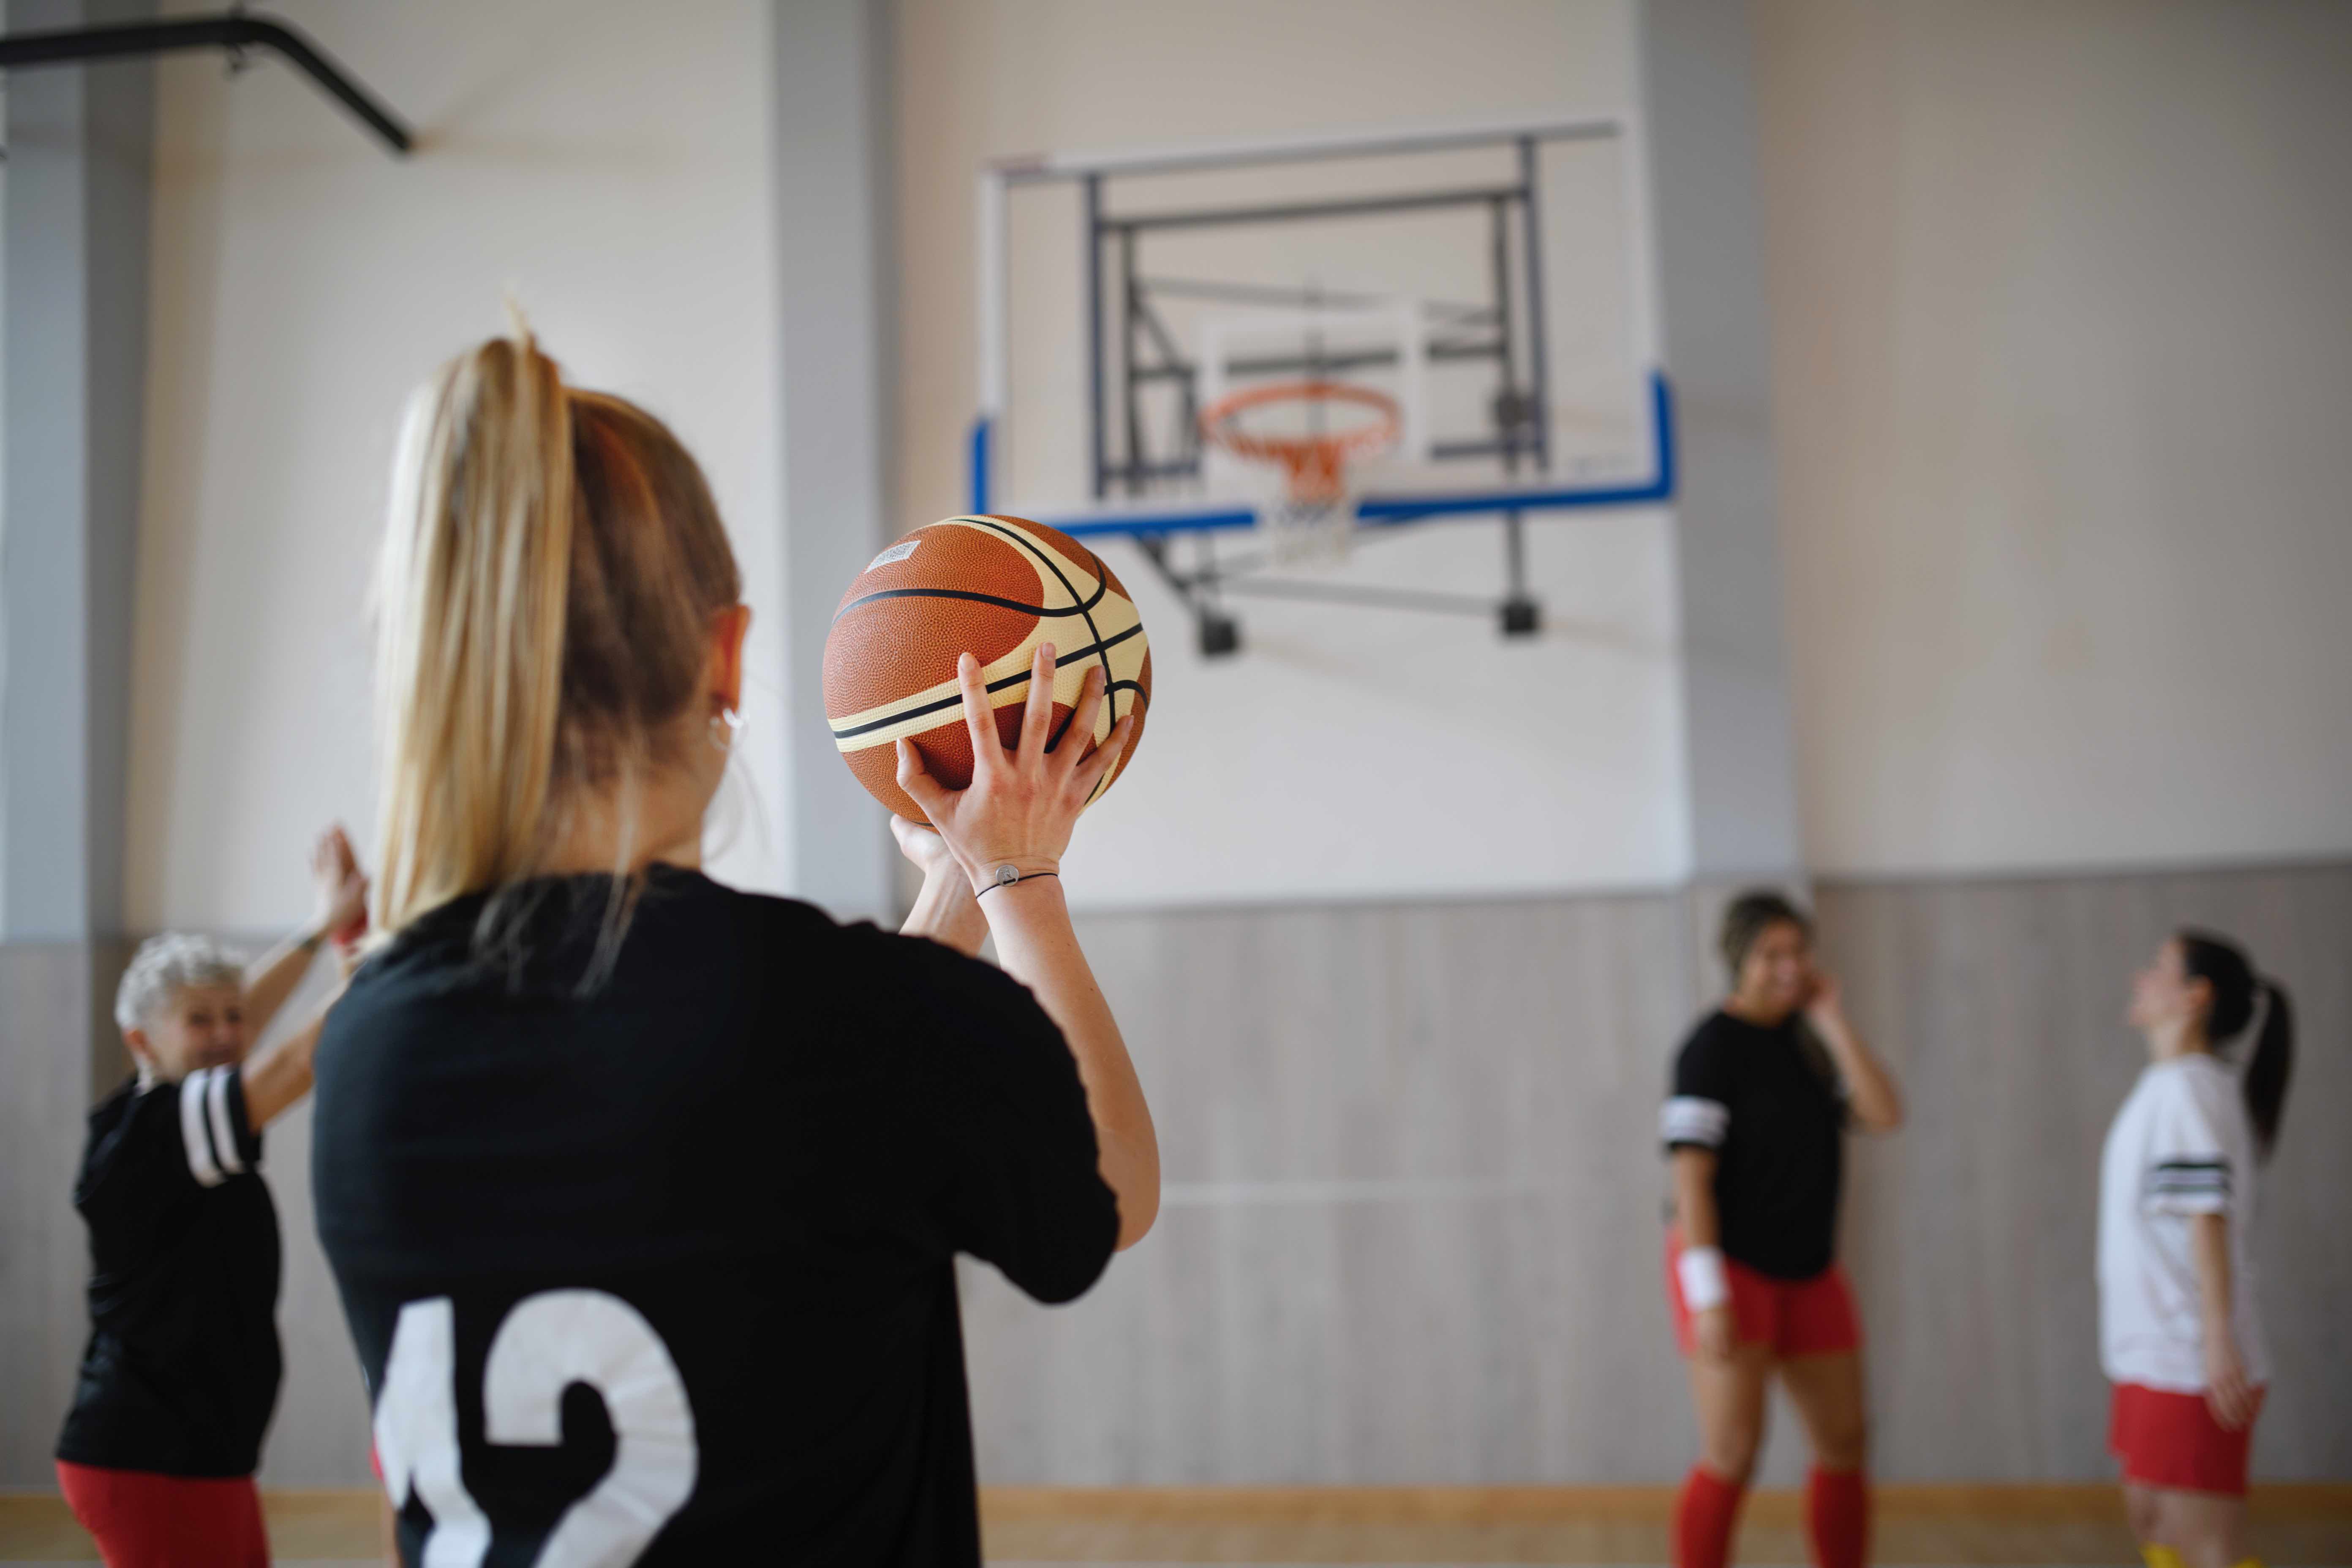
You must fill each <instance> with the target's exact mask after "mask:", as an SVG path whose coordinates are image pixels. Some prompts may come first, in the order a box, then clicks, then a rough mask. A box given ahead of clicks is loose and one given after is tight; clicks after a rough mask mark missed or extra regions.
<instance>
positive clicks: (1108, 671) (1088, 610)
mask: <svg viewBox="0 0 2352 1568" xmlns="http://www.w3.org/2000/svg"><path fill="white" fill-rule="evenodd" d="M972 521H975V522H978V523H980V524H982V526H983V527H986V528H991V529H993V530H995V531H997V532H999V533H1001V534H1003V536H1004V537H1005V538H1007V539H1009V540H1011V541H1013V543H1015V544H1017V545H1019V546H1020V547H1021V548H1022V549H1024V550H1026V551H1027V552H1029V553H1030V554H1032V555H1034V556H1035V557H1036V558H1037V559H1038V560H1039V561H1041V562H1043V563H1045V570H1046V571H1048V572H1051V573H1052V574H1054V579H1055V581H1056V582H1058V583H1060V584H1062V592H1064V593H1065V594H1067V595H1069V596H1070V603H1071V604H1073V605H1078V613H1079V614H1080V615H1082V616H1085V617H1086V621H1087V636H1088V637H1092V638H1094V639H1095V647H1096V650H1097V652H1096V655H1095V657H1096V658H1097V659H1099V660H1100V661H1101V663H1102V672H1103V700H1105V701H1106V702H1108V703H1109V704H1110V721H1111V723H1112V725H1113V726H1114V727H1116V726H1117V725H1118V697H1117V695H1116V694H1115V693H1114V692H1113V691H1112V689H1111V686H1112V683H1113V682H1114V681H1115V680H1116V679H1118V674H1117V672H1116V671H1114V670H1113V669H1112V668H1111V667H1110V649H1108V647H1104V646H1103V640H1102V628H1101V627H1100V626H1097V625H1095V616H1094V607H1095V605H1098V604H1100V603H1101V602H1102V599H1103V595H1106V594H1108V593H1109V592H1110V568H1108V567H1107V566H1105V565H1104V564H1103V563H1102V557H1101V556H1099V555H1097V554H1096V553H1095V552H1093V551H1091V550H1087V563H1088V564H1090V565H1092V566H1093V567H1094V569H1095V596H1094V597H1093V598H1091V599H1089V600H1087V602H1086V603H1085V604H1083V605H1079V604H1078V591H1077V590H1076V588H1074V587H1072V586H1070V580H1069V579H1068V578H1067V577H1065V576H1064V575H1062V568H1061V567H1060V566H1059V565H1058V564H1056V563H1055V560H1054V558H1053V557H1052V556H1050V555H1048V554H1046V553H1045V552H1044V551H1043V550H1040V549H1038V548H1037V543H1036V541H1034V540H1033V539H1029V538H1027V537H1025V536H1024V535H1023V534H1020V533H1017V532H1015V531H1013V530H1012V529H1009V528H1007V527H1005V526H1004V525H1003V523H1001V522H998V521H996V520H995V519H993V518H987V517H982V518H975V519H973V520H972ZM1078 548H1079V549H1081V550H1085V549H1086V546H1084V545H1080V546H1079V547H1078ZM1135 624H1136V626H1137V628H1138V629H1139V630H1140V629H1141V627H1142V626H1143V622H1142V620H1141V618H1140V617H1139V618H1138V619H1137V621H1136V623H1135ZM1128 706H1129V708H1133V707H1134V704H1133V703H1132V702H1130V703H1129V704H1128ZM1070 717H1072V718H1074V719H1075V718H1076V717H1077V715H1076V713H1073V714H1071V715H1070ZM1064 727H1065V728H1067V725H1065V726H1064ZM1061 740H1062V737H1061V736H1060V735H1058V734H1056V735H1055V737H1054V744H1055V745H1059V744H1060V743H1061ZM1109 785H1110V775H1109V774H1108V773H1105V774H1104V775H1103V777H1102V782H1101V783H1100V784H1097V785H1095V790H1094V794H1093V795H1088V796H1087V801H1088V802H1089V803H1090V804H1091V803H1092V802H1093V801H1094V799H1095V798H1096V797H1097V796H1098V795H1101V794H1102V792H1103V791H1104V790H1105V789H1107V788H1108V787H1109Z"/></svg>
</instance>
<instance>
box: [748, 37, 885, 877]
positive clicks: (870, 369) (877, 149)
mask: <svg viewBox="0 0 2352 1568" xmlns="http://www.w3.org/2000/svg"><path fill="white" fill-rule="evenodd" d="M888 16H889V13H888V8H887V6H883V5H871V4H868V0H778V4H777V5H776V6H775V10H774V17H775V27H774V37H775V84H776V85H775V105H776V108H775V114H776V120H775V153H776V156H775V164H776V217H777V235H778V242H777V247H776V254H777V272H778V274H779V283H780V287H781V289H782V310H781V312H780V315H781V319H782V326H783V350H782V364H783V372H782V374H783V426H784V427H783V463H784V485H783V495H784V550H783V556H784V604H785V605H786V611H785V613H786V616H787V617H788V620H789V624H788V625H787V626H786V627H785V630H784V636H785V656H784V657H785V677H786V693H785V696H786V702H785V708H786V711H787V712H788V713H789V714H790V722H791V725H792V734H791V756H792V762H791V775H790V776H791V779H792V791H791V794H792V806H791V828H792V847H793V888H794V889H795V890H796V891H797V892H798V893H799V894H800V896H801V897H803V898H804V899H807V900H810V901H811V902H813V903H816V904H820V905H822V906H824V908H825V909H826V910H830V911H831V912H832V913H833V914H835V915H836V916H838V917H840V918H843V919H858V918H865V917H874V918H887V916H889V915H890V914H891V913H892V912H893V910H894V907H895V905H896V902H897V900H896V896H895V894H894V891H893V886H894V884H893V867H894V866H895V865H896V864H897V851H896V849H895V848H894V847H892V845H891V843H890V838H889V835H888V834H887V831H886V830H885V827H884V824H883V822H882V819H881V817H880V816H879V814H878V813H877V809H876V807H875V805H874V801H873V797H872V796H870V795H867V794H866V791H865V790H864V789H863V788H861V787H860V786H859V784H858V783H857V781H856V779H855V778H854V777H852V776H851V774H850V772H849V770H848V769H847V768H846V767H845V766H843V765H842V761H841V757H840V755H839V753H838V752H836V751H835V747H834V744H833V734H832V731H831V730H830V729H829V728H828V727H827V726H826V724H825V719H824V688H823V683H822V677H823V671H824V639H825V634H826V632H827V631H828V630H830V629H831V626H832V624H833V611H834V606H835V604H837V603H838V602H839V601H840V598H841V592H842V590H843V589H844V588H845V587H847V586H848V584H849V582H850V580H851V579H852V578H854V577H856V575H857V574H858V573H859V572H861V571H863V570H864V569H865V566H866V563H867V562H868V561H870V560H872V559H873V557H874V553H875V552H876V551H877V550H879V549H880V548H881V546H882V542H883V541H884V540H885V539H886V538H887V537H888V536H889V535H890V534H892V533H895V532H896V531H897V530H895V529H893V528H891V527H889V526H888V524H887V521H886V520H887V512H888V506H889V500H888V487H887V484H886V483H885V480H884V475H883V454H884V452H885V450H886V442H885V428H886V426H885V415H884V409H885V407H886V406H887V387H888V384H889V373H890V356H889V353H888V352H887V346H888V334H887V321H888V318H889V300H890V298H891V294H892V286H891V260H890V247H889V245H888V243H887V236H888V232H889V205H888V192H889V189H890V178H889V173H890V171H889V162H888V156H887V148H888V146H889V142H888V139H887V137H888V132H887V124H888V114H889V108H890V100H889V90H888V74H887V69H888V68H887V58H888V53H887V50H888V31H887V30H888Z"/></svg>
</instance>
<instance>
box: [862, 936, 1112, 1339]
mask: <svg viewBox="0 0 2352 1568" xmlns="http://www.w3.org/2000/svg"><path fill="white" fill-rule="evenodd" d="M881 940H883V941H885V942H889V943H891V944H893V945H894V946H895V947H897V948H898V949H899V950H901V951H900V952H899V953H898V959H899V962H900V963H903V964H905V965H906V969H907V973H905V975H904V978H905V980H906V982H907V987H908V991H907V994H908V997H909V999H910V1001H911V1002H912V1003H913V1005H914V1011H915V1014H916V1016H915V1019H914V1020H913V1030H914V1038H915V1041H916V1048H917V1051H918V1058H917V1059H918V1063H919V1067H920V1068H921V1072H922V1076H923V1078H924V1079H927V1080H929V1092H928V1093H923V1094H919V1096H918V1103H917V1106H916V1110H917V1113H918V1115H919V1116H920V1117H921V1118H922V1120H923V1122H924V1123H925V1125H924V1126H923V1127H922V1129H921V1135H922V1136H923V1137H924V1138H925V1139H926V1141H927V1142H929V1144H930V1146H931V1147H932V1148H933V1150H934V1151H935V1152H936V1156H937V1162H938V1163H937V1175H938V1184H937V1194H938V1196H937V1201H938V1203H939V1204H940V1217H941V1219H942V1221H943V1223H944V1224H945V1226H946V1230H947V1234H948V1237H949V1240H950V1244H951V1245H953V1246H954V1247H955V1248H956V1250H958V1251H960V1252H969V1253H971V1255H972V1256H973V1257H975V1258H981V1259H982V1260H984V1261H986V1262H989V1263H992V1264H994V1265H995V1266H996V1267H997V1268H999V1269H1000V1270H1002V1271H1003V1274H1004V1277H1005V1278H1006V1279H1010V1280H1012V1281H1013V1284H1015V1285H1017V1286H1019V1287H1020V1288H1021V1289H1023V1290H1024V1291H1026V1292H1028V1294H1030V1295H1031V1296H1034V1297H1035V1298H1036V1299H1037V1300H1041V1301H1067V1300H1075V1299H1076V1297H1078V1296H1080V1295H1082V1294H1083V1293H1085V1291H1086V1290H1087V1288H1088V1287H1090V1286H1091V1285H1093V1284H1094V1282H1095V1280H1096V1279H1098V1278H1099V1277H1100V1276H1101V1274H1102V1271H1103V1269H1104V1268H1105V1267H1106V1266H1107V1265H1108V1263H1109V1261H1110V1257H1111V1253H1112V1251H1113V1250H1114V1249H1115V1247H1117V1245H1118V1199H1117V1198H1116V1197H1115V1196H1114V1195H1113V1194H1112V1193H1111V1190H1110V1188H1109V1187H1108V1185H1107V1184H1105V1183H1104V1181H1103V1179H1102V1175H1101V1171H1100V1156H1099V1151H1098V1149H1097V1145H1096V1142H1095V1126H1094V1118H1093V1116H1092V1114H1091V1113H1090V1112H1089V1111H1088V1110H1087V1096H1086V1089H1085V1086H1084V1085H1083V1084H1081V1083H1080V1082H1079V1080H1078V1069H1077V1063H1076V1060H1075V1059H1074V1058H1072V1057H1071V1055H1070V1047H1069V1045H1068V1043H1067V1042H1066V1041H1065V1040H1064V1039H1063V1037H1062V1032H1061V1030H1060V1029H1059V1028H1058V1027H1056V1026H1055V1024H1054V1021H1053V1020H1052V1019H1051V1018H1049V1017H1047V1016H1045V1009H1044V1008H1043V1007H1041V1006H1039V1005H1038V1004H1037V999H1036V998H1035V997H1034V996H1033V995H1032V994H1030V992H1029V990H1028V988H1027V987H1025V986H1024V985H1022V984H1019V983H1018V982H1016V981H1014V980H1013V979H1012V978H1011V977H1010V976H1008V975H1006V974H1004V973H1003V972H1002V971H1000V970H998V969H996V968H995V967H994V966H992V965H991V964H987V963H982V962H980V961H979V960H978V959H971V958H966V957H964V956H963V955H962V954H961V953H958V952H953V951H951V950H950V949H948V948H945V947H942V946H940V944H938V943H936V942H928V941H924V940H922V939H920V938H899V937H887V938H883V939H881Z"/></svg>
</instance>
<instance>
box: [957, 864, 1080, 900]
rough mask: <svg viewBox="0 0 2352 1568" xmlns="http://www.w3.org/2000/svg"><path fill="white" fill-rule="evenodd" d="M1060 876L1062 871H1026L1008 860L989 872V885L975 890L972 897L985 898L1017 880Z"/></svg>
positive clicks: (1028, 880)
mask: <svg viewBox="0 0 2352 1568" xmlns="http://www.w3.org/2000/svg"><path fill="white" fill-rule="evenodd" d="M1060 876H1061V873H1060V872H1059V871H1024V870H1023V869H1021V868H1020V867H1018V866H1015V865H1014V864H1013V862H1012V861H1010V860H1007V861H1006V862H1005V863H1004V864H1003V865H1002V866H999V867H998V868H996V869H995V870H993V871H991V872H990V873H989V874H988V885H987V886H986V887H984V888H982V889H979V890H978V891H976V892H974V893H973V894H972V897H974V898H984V897H986V896H987V895H988V894H990V893H992V892H994V891H996V889H999V888H1009V887H1011V886H1013V884H1014V883H1015V882H1032V881H1034V880H1036V879H1038V878H1040V877H1055V878H1058V877H1060Z"/></svg>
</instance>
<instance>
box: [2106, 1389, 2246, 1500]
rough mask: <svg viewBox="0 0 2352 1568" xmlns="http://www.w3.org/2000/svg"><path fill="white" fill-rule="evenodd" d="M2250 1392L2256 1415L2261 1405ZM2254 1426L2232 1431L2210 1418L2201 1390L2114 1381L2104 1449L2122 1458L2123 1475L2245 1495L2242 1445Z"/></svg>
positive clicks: (2143, 1482)
mask: <svg viewBox="0 0 2352 1568" xmlns="http://www.w3.org/2000/svg"><path fill="white" fill-rule="evenodd" d="M2262 1409H2263V1390H2261V1389H2259V1388H2258V1389H2256V1390H2254V1414H2255V1415H2261V1414H2262ZM2253 1440H2254V1424H2253V1422H2252V1421H2249V1422H2247V1423H2246V1424H2245V1425H2244V1426H2241V1427H2239V1428H2238V1429H2237V1430H2236V1431H2235V1432H2232V1431H2231V1430H2229V1429H2228V1428H2227V1427H2225V1426H2222V1425H2221V1423H2220V1422H2219V1421H2216V1420H2214V1419H2213V1412H2212V1411H2211V1409H2210V1408H2209V1407H2208V1406H2207V1405H2206V1404H2205V1396H2204V1395H2203V1394H2171V1393H2168V1392H2166V1391H2165V1390H2163V1389H2160V1388H2144V1387H2142V1386H2141V1385H2140V1384H2137V1383H2119V1384H2116V1397H2115V1403H2114V1405H2112V1406H2111V1407H2110V1409H2109V1412H2108V1415H2107V1447H2108V1450H2109V1451H2110V1452H2112V1453H2113V1454H2114V1455H2115V1457H2116V1458H2118V1459H2121V1460H2122V1461H2123V1465H2124V1479H2125V1480H2126V1481H2129V1482H2131V1483H2132V1484H2133V1485H2135V1486H2143V1487H2162V1488H2165V1489H2168V1490H2171V1491H2183V1492H2218V1493H2220V1494H2221V1496H2223V1497H2243V1496H2245V1495H2246V1449H2247V1447H2249V1446H2250V1445H2251V1444H2252V1442H2253Z"/></svg>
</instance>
